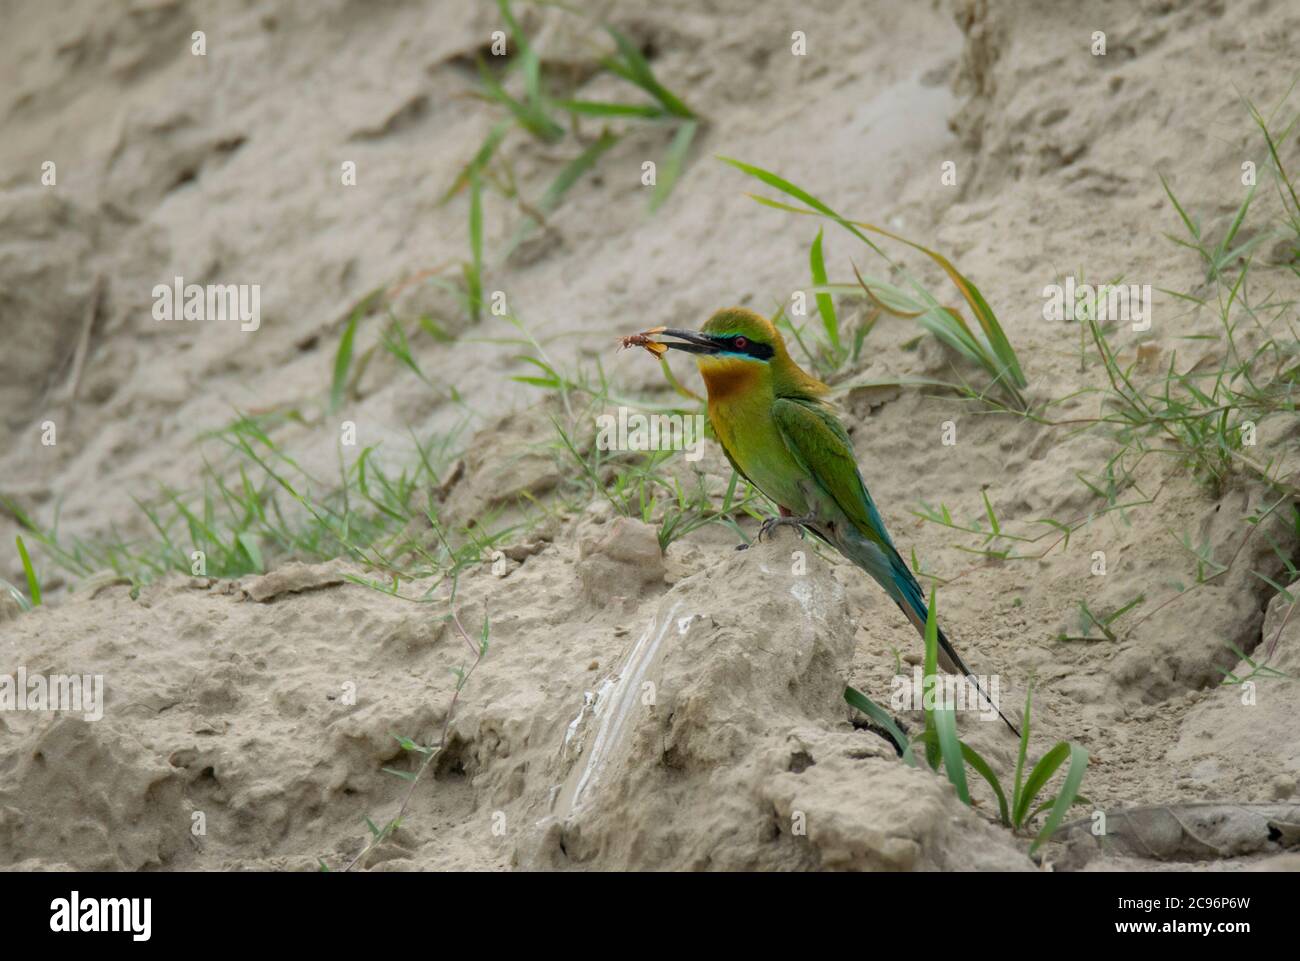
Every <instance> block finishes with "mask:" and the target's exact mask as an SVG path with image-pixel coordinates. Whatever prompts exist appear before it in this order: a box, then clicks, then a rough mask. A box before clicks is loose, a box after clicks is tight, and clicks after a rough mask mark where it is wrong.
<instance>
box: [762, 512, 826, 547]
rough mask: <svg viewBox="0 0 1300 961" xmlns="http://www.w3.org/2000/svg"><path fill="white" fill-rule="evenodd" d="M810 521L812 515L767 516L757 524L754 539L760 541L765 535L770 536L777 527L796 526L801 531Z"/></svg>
mask: <svg viewBox="0 0 1300 961" xmlns="http://www.w3.org/2000/svg"><path fill="white" fill-rule="evenodd" d="M812 521H813V517H812V515H808V516H805V517H793V516H790V515H788V514H782V515H781V516H780V517H769V518H768V519H767V520H765V521H763V523H762V524H760V525H759V527H758V536H757V538H755V539H756V540H758V541H761V540H762V539H763V538H764V537H765V536H766V537H770V536H771V534H772V532H773V531H774V530H776V529H777V528H778V527H794V528H798V529H799V531H800V533H802V530H803V527H804V525H805V524H810V523H812Z"/></svg>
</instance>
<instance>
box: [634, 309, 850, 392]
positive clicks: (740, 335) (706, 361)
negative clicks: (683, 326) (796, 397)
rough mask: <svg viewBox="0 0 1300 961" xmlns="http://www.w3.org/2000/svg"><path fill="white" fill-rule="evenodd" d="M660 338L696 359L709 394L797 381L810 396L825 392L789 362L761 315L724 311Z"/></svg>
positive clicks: (776, 333) (782, 344) (778, 337)
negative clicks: (696, 325)
mask: <svg viewBox="0 0 1300 961" xmlns="http://www.w3.org/2000/svg"><path fill="white" fill-rule="evenodd" d="M657 336H659V337H674V338H676V339H677V341H680V343H678V342H674V341H671V340H665V341H663V344H664V346H666V347H669V348H671V349H674V350H682V351H686V352H687V353H691V354H694V355H695V360H696V363H697V364H698V365H699V368H700V373H701V374H702V375H703V376H704V382H705V384H706V385H707V386H708V388H709V395H710V396H714V395H716V394H722V393H729V392H730V391H731V390H735V389H745V388H748V387H750V386H751V385H754V384H757V383H771V382H772V381H773V380H774V379H777V380H791V379H797V380H799V381H800V383H801V386H803V387H804V389H806V390H807V391H808V392H809V393H823V392H825V390H826V388H825V387H824V386H823V385H822V384H820V383H819V382H818V381H817V380H816V379H815V378H812V377H809V376H808V375H807V374H805V373H804V372H803V371H802V370H800V369H799V367H798V365H796V364H795V363H794V361H793V360H791V359H790V355H789V353H787V352H786V349H785V341H784V340H783V339H782V337H781V332H780V331H778V330H777V329H776V328H775V327H774V326H773V325H772V323H771V321H769V320H768V319H767V318H766V317H763V316H762V315H760V314H756V313H754V312H753V311H752V310H747V309H745V308H744V307H728V308H726V309H725V310H719V311H718V312H717V313H715V314H714V315H713V316H712V317H710V318H709V319H708V320H707V321H706V322H705V324H704V326H703V327H701V328H700V330H699V331H698V332H697V331H693V330H673V329H668V330H663V331H659V332H658V334H657Z"/></svg>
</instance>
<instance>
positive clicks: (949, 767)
mask: <svg viewBox="0 0 1300 961" xmlns="http://www.w3.org/2000/svg"><path fill="white" fill-rule="evenodd" d="M938 601H939V597H938V592H936V591H931V592H930V604H929V606H928V608H927V610H926V616H925V680H924V682H923V683H924V685H925V695H926V696H925V697H924V701H923V703H922V707H923V708H924V712H925V729H926V736H927V740H928V741H929V743H930V744H935V745H937V746H938V755H939V757H940V758H942V759H943V766H944V770H945V771H946V772H947V774H948V780H949V781H950V782H951V783H952V786H953V787H954V788H956V790H957V797H959V798H960V799H961V802H962V803H963V804H965V805H968V806H969V805H970V790H969V788H968V787H967V786H966V765H965V762H964V761H963V758H962V750H961V741H960V740H959V739H958V737H957V712H956V710H955V709H954V708H953V706H952V705H951V704H944V705H941V706H929V704H927V703H926V702H932V701H937V700H938V697H939V694H940V692H939V691H938V690H937V688H938V687H939V673H938V672H939V624H938V621H937V620H936V617H937V614H936V611H937V609H938V606H939V603H938ZM931 764H932V765H933V761H931Z"/></svg>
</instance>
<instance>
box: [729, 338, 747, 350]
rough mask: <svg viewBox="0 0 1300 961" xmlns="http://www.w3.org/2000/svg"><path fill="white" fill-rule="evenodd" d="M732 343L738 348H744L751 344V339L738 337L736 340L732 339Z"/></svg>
mask: <svg viewBox="0 0 1300 961" xmlns="http://www.w3.org/2000/svg"><path fill="white" fill-rule="evenodd" d="M732 343H733V344H734V345H735V346H736V350H744V349H745V348H746V347H748V346H749V341H748V340H746V339H745V338H744V337H737V338H736V339H735V340H733V341H732Z"/></svg>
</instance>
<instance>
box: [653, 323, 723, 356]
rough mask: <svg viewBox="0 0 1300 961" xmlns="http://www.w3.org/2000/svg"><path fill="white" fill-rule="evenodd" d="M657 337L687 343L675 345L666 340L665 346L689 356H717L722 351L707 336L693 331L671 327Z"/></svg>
mask: <svg viewBox="0 0 1300 961" xmlns="http://www.w3.org/2000/svg"><path fill="white" fill-rule="evenodd" d="M655 336H656V337H676V338H677V339H678V340H682V341H685V343H681V344H675V343H673V342H672V341H670V340H665V341H663V345H664V346H665V347H671V348H673V349H674V350H684V351H686V352H687V353H688V354H716V353H717V352H718V350H719V349H720V348H719V347H718V345H717V344H715V343H714V342H713V340H712V339H711V338H709V337H708V336H707V335H705V334H698V333H696V332H695V331H693V330H674V329H673V328H671V327H670V328H666V329H664V330H661V331H659V332H658V333H657V334H656V335H655Z"/></svg>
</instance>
